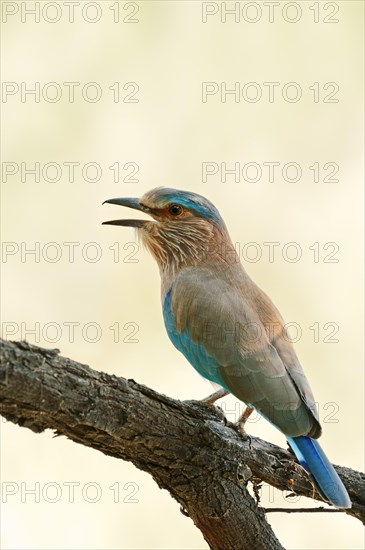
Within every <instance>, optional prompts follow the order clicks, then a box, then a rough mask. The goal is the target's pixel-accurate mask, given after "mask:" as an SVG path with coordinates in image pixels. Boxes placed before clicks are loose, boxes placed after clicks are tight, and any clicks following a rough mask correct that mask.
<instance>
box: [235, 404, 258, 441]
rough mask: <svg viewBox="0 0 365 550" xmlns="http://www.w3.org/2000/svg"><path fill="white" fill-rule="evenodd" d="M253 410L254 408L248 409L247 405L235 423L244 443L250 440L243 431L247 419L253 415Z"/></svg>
mask: <svg viewBox="0 0 365 550" xmlns="http://www.w3.org/2000/svg"><path fill="white" fill-rule="evenodd" d="M254 410H255V409H254V407H250V406H249V405H247V407H246V408H245V410H244V411H243V413H242V414H241V416H240V418H239V419H238V421H237V423H236V427H237V430H238V432H239V433H240V434H241V435H242V437H243V439H244V440H245V441H247V440H250V439H251V438H250V436H249V435H248V433H247V432H246V430H245V424H246V422H247V419H248V418H249V416H250V415H251V414H252V413H253V411H254Z"/></svg>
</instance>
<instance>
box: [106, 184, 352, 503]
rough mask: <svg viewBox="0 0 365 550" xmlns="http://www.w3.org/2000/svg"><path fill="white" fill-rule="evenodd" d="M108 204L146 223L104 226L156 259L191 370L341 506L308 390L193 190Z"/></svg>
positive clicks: (171, 332)
mask: <svg viewBox="0 0 365 550" xmlns="http://www.w3.org/2000/svg"><path fill="white" fill-rule="evenodd" d="M105 202H107V203H110V204H116V205H120V206H126V207H129V208H134V209H136V210H140V211H141V212H144V213H146V214H148V215H149V216H151V218H152V220H141V219H138V220H136V219H123V220H112V221H108V222H104V223H105V224H109V225H121V226H131V227H134V228H136V229H137V232H138V235H139V237H140V238H141V241H142V243H143V244H144V245H145V246H146V248H147V249H148V250H149V251H150V252H151V253H152V255H153V257H154V258H155V260H156V261H157V264H158V267H159V270H160V275H161V298H162V309H163V317H164V322H165V326H166V330H167V333H168V336H169V338H170V340H171V341H172V343H173V345H174V346H175V347H176V348H177V349H178V350H179V351H180V352H181V353H183V354H184V356H185V357H186V359H187V360H188V361H189V362H190V363H191V364H192V366H193V367H194V368H195V369H196V370H197V371H198V372H199V373H200V374H201V375H202V376H203V377H205V378H207V379H208V380H210V381H211V382H213V383H214V384H217V385H218V386H219V387H220V388H221V390H220V391H219V392H216V394H214V395H213V396H212V399H208V402H214V400H215V399H216V398H218V397H222V396H223V395H225V394H227V393H228V392H229V393H231V394H233V395H234V396H235V397H236V398H238V399H239V400H241V401H243V402H244V403H245V404H246V405H247V409H246V412H245V414H246V417H247V416H248V414H249V412H250V411H251V410H253V409H256V410H257V411H259V412H260V414H261V415H262V416H263V417H265V418H266V419H267V420H269V421H270V422H271V423H272V424H274V426H276V427H277V428H278V429H279V430H281V432H283V434H285V436H286V438H287V440H288V443H289V445H290V447H291V448H292V450H293V451H294V453H295V455H296V457H297V458H298V460H299V462H300V463H301V464H302V466H303V467H304V468H305V469H306V470H307V471H309V472H310V474H311V475H312V476H313V478H314V480H315V481H316V483H317V485H318V486H319V488H320V490H321V492H322V494H323V495H324V497H325V498H326V499H327V500H328V501H329V502H330V503H332V504H333V505H334V506H336V507H337V508H350V507H351V501H350V498H349V496H348V493H347V491H346V489H345V487H344V485H343V483H342V481H341V480H340V478H339V476H338V475H337V473H336V471H335V469H334V468H333V466H332V464H331V463H330V461H329V460H328V458H327V456H326V455H325V453H324V452H323V450H322V448H321V447H320V445H319V443H318V441H317V439H318V437H319V436H320V435H321V425H320V421H319V416H318V412H317V408H316V404H315V400H314V396H313V393H312V390H311V388H310V386H309V383H308V380H307V378H306V376H305V374H304V371H303V368H302V366H301V364H300V362H299V359H298V357H297V355H296V353H295V351H294V348H293V345H292V343H291V342H290V340H289V338H288V337H287V334H286V332H285V327H284V321H283V318H282V317H281V315H280V313H279V311H278V310H277V308H276V307H275V306H274V304H273V303H272V301H271V300H270V298H269V297H268V296H267V295H266V294H265V293H264V292H263V291H262V290H261V289H260V288H259V287H258V286H257V285H256V284H255V283H254V282H253V281H252V279H251V278H250V277H249V276H248V274H247V273H246V271H245V270H244V268H243V266H242V265H241V263H240V261H239V258H238V255H237V252H236V250H235V247H234V245H233V243H232V241H231V238H230V236H229V233H228V230H227V228H226V225H225V223H224V221H223V219H222V217H221V215H220V213H219V211H218V210H217V208H216V207H215V206H214V205H213V204H212V203H211V202H210V201H209V200H207V199H206V198H204V197H203V196H201V195H198V194H196V193H192V192H187V191H182V190H178V189H169V188H156V189H153V190H152V191H149V192H147V193H146V194H144V195H143V196H142V198H140V199H139V198H116V199H110V200H107V201H105Z"/></svg>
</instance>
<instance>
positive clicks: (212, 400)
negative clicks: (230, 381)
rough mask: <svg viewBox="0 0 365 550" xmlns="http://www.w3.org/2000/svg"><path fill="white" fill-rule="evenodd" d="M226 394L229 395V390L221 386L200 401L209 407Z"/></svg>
mask: <svg viewBox="0 0 365 550" xmlns="http://www.w3.org/2000/svg"><path fill="white" fill-rule="evenodd" d="M226 395H228V391H226V390H224V389H223V388H221V389H220V390H218V391H216V392H214V393H212V394H211V395H208V397H205V398H204V399H201V400H200V403H202V405H208V407H209V406H212V405H214V403H215V402H216V401H217V399H221V398H222V397H225V396H226Z"/></svg>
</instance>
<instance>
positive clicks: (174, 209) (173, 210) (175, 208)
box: [169, 204, 183, 216]
mask: <svg viewBox="0 0 365 550" xmlns="http://www.w3.org/2000/svg"><path fill="white" fill-rule="evenodd" d="M182 211H183V209H182V206H180V205H179V204H173V205H172V206H170V208H169V212H170V214H171V215H172V216H179V215H180V214H181V212H182Z"/></svg>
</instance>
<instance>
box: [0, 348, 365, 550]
mask: <svg viewBox="0 0 365 550" xmlns="http://www.w3.org/2000/svg"><path fill="white" fill-rule="evenodd" d="M1 343H2V345H1V366H0V413H1V414H2V415H3V416H4V417H5V418H6V419H7V420H9V421H11V422H14V423H16V424H19V425H20V426H23V427H26V428H29V429H31V430H33V431H34V432H36V433H38V432H42V431H43V430H45V429H47V428H49V429H52V430H55V431H56V433H57V434H59V435H65V436H66V437H68V438H69V439H71V440H73V441H75V442H77V443H81V444H83V445H87V446H89V447H92V448H94V449H97V450H99V451H101V452H103V453H105V454H107V455H110V456H113V457H116V458H121V459H123V460H129V461H131V462H133V464H134V465H135V466H137V468H140V469H141V470H144V471H146V472H148V473H149V474H151V475H152V476H153V478H154V480H155V481H156V482H157V484H158V485H159V487H161V488H164V489H167V490H168V491H169V492H170V494H171V495H172V496H173V497H174V498H175V499H176V500H177V501H178V502H179V503H180V505H181V507H182V509H183V510H184V511H185V513H187V514H188V515H189V516H190V517H191V519H192V520H193V521H194V523H195V524H196V526H197V527H198V528H199V529H200V530H201V532H202V533H203V536H204V538H205V539H206V541H207V543H208V544H209V546H210V547H211V548H212V549H216V550H225V549H234V550H241V549H242V550H251V549H252V548H255V549H257V550H261V549H265V550H277V549H282V548H283V547H282V546H281V544H280V542H279V541H278V540H277V538H276V536H275V534H274V532H273V531H272V529H271V527H270V525H269V523H268V522H267V521H266V516H265V511H264V509H263V508H261V507H260V505H259V504H258V502H257V499H254V498H253V497H252V496H251V495H250V493H249V492H248V490H247V486H248V484H250V483H253V487H254V489H255V490H256V492H257V488H258V485H259V483H260V482H261V481H265V482H267V483H269V484H270V485H273V486H274V487H276V488H278V489H282V490H285V489H288V488H289V487H293V488H294V490H295V492H296V493H297V494H298V495H304V496H307V497H312V498H315V499H318V500H323V497H322V496H321V495H320V493H318V491H317V490H316V489H315V487H314V486H313V483H312V481H311V479H310V476H309V475H308V474H307V473H306V472H305V471H304V470H303V469H302V468H301V467H300V466H299V465H298V463H297V462H296V460H295V458H294V457H293V455H291V454H290V453H289V452H287V451H285V450H283V449H280V448H279V447H277V446H275V445H272V444H270V443H267V442H265V441H262V440H260V439H259V438H254V437H252V438H250V440H248V441H244V439H243V438H242V436H241V435H240V434H239V433H238V432H237V431H236V430H235V428H234V426H233V425H232V424H230V423H227V422H226V420H225V418H224V416H223V415H222V413H221V412H220V410H219V409H217V408H215V407H207V406H204V405H202V404H201V403H199V402H196V401H184V402H181V401H177V400H175V399H171V398H169V397H166V396H164V395H161V394H158V393H157V392H155V391H153V390H151V389H149V388H147V387H145V386H142V385H140V384H137V383H136V382H135V381H134V380H126V379H124V378H120V377H116V376H113V375H108V374H105V373H102V372H97V371H94V370H92V369H91V368H89V367H88V366H86V365H82V364H80V363H77V362H75V361H72V360H71V359H67V358H64V357H61V356H59V355H58V353H59V352H58V350H47V349H43V348H39V347H36V346H32V345H30V344H28V343H26V342H7V341H1ZM336 469H337V471H338V473H339V475H340V476H341V478H342V480H343V482H344V484H345V486H346V488H347V490H348V492H349V495H350V498H351V500H352V502H353V506H352V508H351V509H350V510H346V513H347V514H349V515H352V516H354V517H357V518H358V519H360V520H362V521H363V522H364V519H365V498H364V495H365V476H364V475H363V474H361V473H360V472H356V471H354V470H351V469H350V468H346V467H340V466H336ZM290 480H292V481H290ZM292 483H294V485H292Z"/></svg>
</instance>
